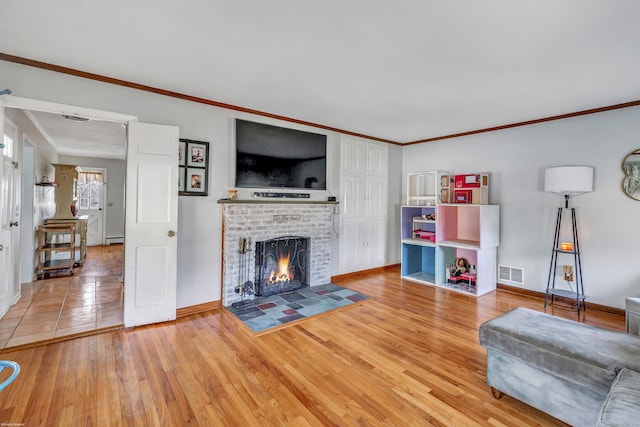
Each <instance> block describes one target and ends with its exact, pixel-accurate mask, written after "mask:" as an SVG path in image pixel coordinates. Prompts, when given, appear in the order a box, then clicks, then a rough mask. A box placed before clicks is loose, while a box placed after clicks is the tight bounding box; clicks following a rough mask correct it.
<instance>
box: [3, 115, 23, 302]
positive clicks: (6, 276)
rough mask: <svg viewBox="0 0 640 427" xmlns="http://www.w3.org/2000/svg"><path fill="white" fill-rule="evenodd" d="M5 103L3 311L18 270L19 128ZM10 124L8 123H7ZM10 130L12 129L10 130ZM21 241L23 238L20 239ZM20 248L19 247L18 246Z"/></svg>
mask: <svg viewBox="0 0 640 427" xmlns="http://www.w3.org/2000/svg"><path fill="white" fill-rule="evenodd" d="M6 124H7V123H5V119H4V107H3V106H2V105H1V104H0V135H2V139H0V147H2V148H1V149H0V152H1V153H2V161H1V162H0V272H1V273H0V314H4V313H5V312H6V310H7V309H8V308H9V307H10V306H11V302H12V299H13V287H14V286H13V285H14V281H15V274H16V270H15V268H14V250H13V246H14V242H13V234H14V233H13V228H14V216H15V209H16V208H15V201H14V199H15V190H14V176H15V175H14V163H13V162H14V160H13V155H14V154H13V153H14V151H15V149H16V145H17V135H16V134H17V131H15V129H13V130H11V129H5V125H6ZM7 128H8V126H7ZM7 132H9V133H8V134H7ZM18 241H19V240H18ZM18 249H19V248H18Z"/></svg>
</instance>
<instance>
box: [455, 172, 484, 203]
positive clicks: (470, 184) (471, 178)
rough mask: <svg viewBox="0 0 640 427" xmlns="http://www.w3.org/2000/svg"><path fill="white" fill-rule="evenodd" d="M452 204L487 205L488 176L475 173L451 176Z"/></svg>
mask: <svg viewBox="0 0 640 427" xmlns="http://www.w3.org/2000/svg"><path fill="white" fill-rule="evenodd" d="M452 180H453V200H452V203H462V204H477V205H486V204H488V203H489V175H488V174H486V173H475V174H466V175H454V176H453V179H452Z"/></svg>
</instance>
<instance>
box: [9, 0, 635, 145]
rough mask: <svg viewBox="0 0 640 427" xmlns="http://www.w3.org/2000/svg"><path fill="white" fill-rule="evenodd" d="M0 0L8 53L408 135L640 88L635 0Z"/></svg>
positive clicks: (536, 114) (357, 128) (441, 132)
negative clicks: (102, 0)
mask: <svg viewBox="0 0 640 427" xmlns="http://www.w3.org/2000/svg"><path fill="white" fill-rule="evenodd" d="M1 4H2V13H1V14H0V52H3V53H6V54H10V55H16V56H20V57H24V58H29V59H34V60H38V61H43V62H46V63H51V64H56V65H61V66H65V67H70V68H74V69H78V70H82V71H85V72H90V73H96V74H99V75H103V76H108V77H111V78H117V79H122V80H126V81H129V82H134V83H139V84H144V85H148V86H152V87H156V88H161V89H165V90H169V91H174V92H178V93H182V94H185V95H190V96H194V97H200V98H205V99H209V100H213V101H217V102H222V103H228V104H232V105H235V106H238V107H242V108H247V109H255V110H259V111H264V112H267V113H270V114H275V115H281V116H285V117H289V118H292V119H296V120H301V121H306V122H311V123H316V124H320V125H323V126H328V127H332V128H337V129H342V130H345V131H349V132H354V133H358V134H363V135H370V136H373V137H377V138H382V139H386V140H390V141H395V142H400V143H406V142H412V141H417V140H422V139H429V138H435V137H440V136H445V135H451V134H456V133H462V132H468V131H474V130H478V129H484V128H491V127H497V126H502V125H507V124H511V123H517V122H523V121H529V120H536V119H540V118H545V117H549V116H555V115H561V114H569V113H573V112H576V111H582V110H588V109H593V108H600V107H605V106H609V105H614V104H619V103H625V102H630V101H636V100H639V99H640V84H639V80H638V76H640V47H639V46H640V45H639V44H638V42H639V41H640V25H638V22H640V1H637V0H606V1H604V0H563V1H557V0H537V1H504V0H457V1H436V0H396V1H393V2H391V1H387V0H385V1H382V0H352V1H348V2H346V1H339V0H323V1H315V2H312V1H300V0H276V1H271V2H265V1H263V0H192V1H190V2H188V3H184V2H174V1H169V0H162V1H152V0H139V1H136V2H130V1H125V0H112V1H109V2H91V6H89V5H88V4H87V5H85V3H83V2H78V1H77V0H58V1H55V2H34V1H14V2H9V1H2V3H1ZM14 95H16V96H21V95H20V93H14ZM122 113H127V114H136V112H135V111H134V112H128V111H123V112H122ZM38 116H39V115H38ZM38 116H36V117H38ZM43 121H44V119H43ZM66 124H67V125H69V126H70V125H71V124H70V123H66ZM75 124H77V123H75ZM50 133H51V134H53V133H54V131H50ZM60 141H61V142H60V144H63V142H62V139H61V140H60Z"/></svg>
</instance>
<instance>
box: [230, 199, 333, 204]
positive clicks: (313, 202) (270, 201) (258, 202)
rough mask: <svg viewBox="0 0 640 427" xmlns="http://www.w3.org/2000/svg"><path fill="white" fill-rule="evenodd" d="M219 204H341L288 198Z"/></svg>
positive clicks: (245, 200)
mask: <svg viewBox="0 0 640 427" xmlns="http://www.w3.org/2000/svg"><path fill="white" fill-rule="evenodd" d="M218 203H220V204H224V203H235V204H263V205H265V204H278V203H290V204H296V205H337V204H338V203H340V202H336V201H334V202H328V201H326V200H309V199H286V198H274V199H244V200H240V199H218Z"/></svg>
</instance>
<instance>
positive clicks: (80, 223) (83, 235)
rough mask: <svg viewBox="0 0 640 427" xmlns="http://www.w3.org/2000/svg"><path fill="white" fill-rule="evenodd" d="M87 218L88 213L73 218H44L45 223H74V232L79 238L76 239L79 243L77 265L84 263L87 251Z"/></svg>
mask: <svg viewBox="0 0 640 427" xmlns="http://www.w3.org/2000/svg"><path fill="white" fill-rule="evenodd" d="M88 220H89V215H80V216H77V217H75V218H49V219H47V220H45V222H44V223H45V224H47V225H52V224H70V223H71V224H75V226H76V234H79V236H80V239H76V241H79V242H80V245H79V255H80V256H79V258H78V261H77V263H78V265H83V264H84V257H85V255H86V253H87V224H88Z"/></svg>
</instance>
